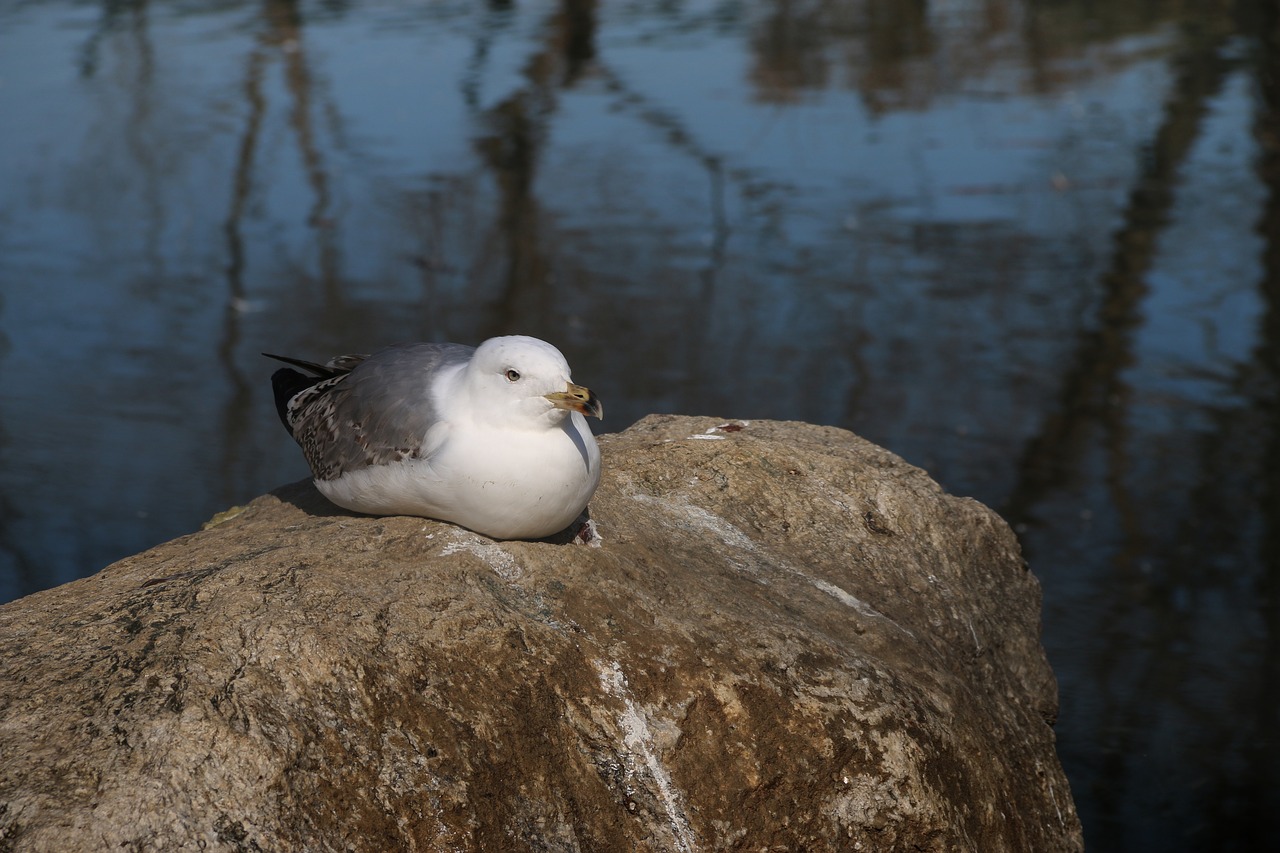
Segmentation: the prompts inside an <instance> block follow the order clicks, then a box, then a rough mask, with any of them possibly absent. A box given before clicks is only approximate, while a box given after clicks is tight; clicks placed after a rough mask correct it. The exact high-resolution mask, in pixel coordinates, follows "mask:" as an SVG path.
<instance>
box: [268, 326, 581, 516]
mask: <svg viewBox="0 0 1280 853" xmlns="http://www.w3.org/2000/svg"><path fill="white" fill-rule="evenodd" d="M263 354H264V355H266V356H268V357H269V358H274V359H277V360H279V361H283V362H285V363H287V364H292V365H294V366H295V367H300V368H302V369H303V370H306V371H307V372H309V373H311V374H313V375H311V376H305V375H303V374H301V373H299V372H297V371H296V370H290V369H288V368H282V369H281V370H277V371H276V372H275V374H274V375H272V377H271V385H272V387H273V389H274V390H275V398H276V408H277V409H278V410H279V413H280V420H281V421H283V422H284V425H285V427H286V428H287V429H288V430H289V434H290V435H292V436H293V437H294V440H296V441H297V442H298V445H299V446H300V447H301V448H302V453H303V455H304V456H306V458H307V463H308V464H309V465H310V466H311V473H312V474H313V476H314V478H315V484H316V488H318V489H319V490H320V493H321V494H323V495H324V496H325V497H326V498H328V499H329V500H331V501H333V502H334V503H335V504H337V505H338V506H341V507H344V508H346V509H350V510H354V511H356V512H363V513H368V514H370V515H420V516H425V517H428V518H436V519H440V520H443V521H451V522H453V523H455V524H460V525H462V526H463V527H467V528H470V529H471V530H474V531H476V532H477V533H483V534H485V535H487V536H492V537H494V538H495V539H536V538H539V537H542V536H550V535H551V534H553V533H557V532H559V531H561V530H563V529H564V528H565V527H567V526H568V525H569V524H570V523H571V522H572V521H573V520H574V519H575V518H577V517H578V515H579V513H581V512H582V510H583V509H584V508H585V507H586V505H587V502H588V501H590V500H591V496H592V494H594V493H595V490H596V486H597V485H599V483H600V449H599V448H598V447H597V446H596V440H595V437H594V436H593V435H592V434H591V430H590V429H589V428H588V427H587V421H586V419H585V418H584V417H583V415H592V416H594V417H597V418H599V417H603V415H604V408H603V406H601V404H600V401H599V399H598V398H597V397H596V395H595V394H594V393H592V392H591V391H589V390H588V389H586V388H584V387H582V386H581V385H575V384H573V380H572V379H571V378H570V374H569V365H568V363H567V362H566V361H565V359H564V356H563V355H561V354H560V351H559V350H558V349H556V348H555V347H553V346H552V345H551V344H549V343H547V342H546V341H540V340H538V339H537V338H530V337H525V336H523V335H513V336H510V337H502V338H490V339H489V340H487V341H485V342H484V343H482V344H481V345H480V346H479V347H468V346H463V345H461V344H396V345H394V346H390V347H387V348H386V349H384V350H381V351H380V352H376V353H374V354H373V355H345V356H338V357H336V358H333V359H331V360H330V361H329V362H328V363H326V364H323V365H321V364H315V363H312V362H307V361H300V360H298V359H293V358H288V357H285V356H278V355H271V354H270V353H263Z"/></svg>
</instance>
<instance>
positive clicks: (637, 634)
mask: <svg viewBox="0 0 1280 853" xmlns="http://www.w3.org/2000/svg"><path fill="white" fill-rule="evenodd" d="M718 423H719V422H717V421H714V420H707V419H697V418H675V417H651V418H649V419H646V420H645V421H642V422H641V423H639V424H638V425H636V426H635V427H633V428H632V429H630V430H628V431H627V432H625V433H622V434H620V435H613V436H606V437H604V439H603V440H602V442H601V444H602V448H603V451H604V454H605V464H606V474H605V479H604V483H603V484H602V485H601V487H600V491H599V492H598V493H597V495H596V497H595V499H594V501H593V502H592V505H591V514H592V516H593V518H594V522H595V524H596V525H597V527H598V530H599V538H597V539H595V540H594V541H593V542H591V543H590V544H589V545H582V544H566V543H563V542H562V543H549V542H494V541H492V540H489V539H486V538H484V537H482V536H477V535H475V534H472V533H469V532H467V531H465V530H461V529H459V528H456V527H453V526H450V525H447V524H441V523H437V522H432V521H426V520H423V519H416V518H365V517H355V516H352V515H348V514H345V513H343V512H340V511H338V510H336V509H335V508H333V507H332V506H330V505H329V504H327V503H326V502H325V501H324V500H323V499H322V498H320V497H319V495H317V494H316V492H315V491H314V490H313V489H312V487H311V486H310V485H309V484H298V485H294V486H289V487H286V488H283V489H280V490H278V491H276V492H274V493H272V494H270V495H267V496H264V497H261V498H258V499H257V500H255V501H254V502H253V503H251V504H249V505H248V506H247V507H246V508H244V510H243V511H242V512H240V513H239V514H238V515H234V517H231V518H229V519H227V520H224V521H222V522H221V523H219V524H217V525H216V526H213V527H211V528H210V529H207V530H204V531H202V532H200V533H196V534H193V535H191V536H186V537H183V538H181V539H178V540H175V541H173V542H169V543H167V544H164V545H161V546H159V547H157V548H154V549H152V550H150V551H148V552H146V553H144V554H140V555H138V556H136V557H131V558H129V559H127V560H123V561H121V562H119V563H116V564H115V565H113V566H110V567H108V568H107V569H105V570H103V571H102V572H100V573H99V574H97V575H95V576H93V577H90V578H86V579H85V580H81V581H77V582H75V583H71V584H67V585H66V586H62V587H59V588H57V589H53V590H49V591H46V592H42V593H39V594H36V595H32V596H30V597H28V598H25V599H22V600H20V601H16V602H13V603H11V604H9V605H7V606H5V607H3V608H0V849H6V850H7V849H15V850H50V851H77V850H94V851H97V850H108V849H111V850H117V849H128V850H166V851H167V850H178V849H186V850H194V849H197V848H199V849H210V850H269V851H283V850H360V851H365V850H367V851H390V850H442V851H443V850H449V851H454V850H474V851H520V850H554V851H614V850H617V851H624V850H625V851H632V850H642V851H664V853H665V851H712V850H743V851H747V850H750V851H762V850H768V851H801V850H808V851H823V850H966V851H968V850H972V851H983V852H984V853H991V851H1033V850H1034V851H1053V850H1077V849H1080V848H1081V846H1082V844H1081V834H1080V826H1079V822H1078V820H1077V817H1076V813H1075V810H1074V807H1073V805H1072V800H1071V794H1070V791H1069V789H1068V787H1067V781H1066V779H1065V777H1064V776H1063V772H1062V769H1061V766H1060V765H1059V763H1058V759H1057V757H1056V755H1055V753H1054V741H1053V733H1052V730H1051V729H1050V721H1051V720H1052V718H1053V716H1054V712H1055V707H1056V693H1055V686H1054V681H1053V677H1052V674H1051V673H1050V670H1049V667H1048V665H1047V664H1046V661H1045V658H1044V654H1043V652H1042V650H1041V648H1040V645H1039V641H1038V636H1037V632H1038V624H1039V589H1038V586H1037V584H1036V581H1035V579H1034V577H1032V575H1031V574H1030V573H1029V572H1028V571H1027V568H1026V566H1025V565H1024V563H1023V561H1022V560H1021V558H1020V556H1019V551H1018V545H1017V543H1016V541H1015V540H1014V537H1013V535H1012V533H1011V532H1010V531H1009V529H1008V527H1007V526H1006V525H1005V524H1004V523H1003V522H1002V521H1001V520H1000V519H999V518H998V517H997V516H996V515H995V514H993V513H992V512H990V511H989V510H987V509H985V508H984V507H983V506H981V505H980V504H978V503H976V502H975V501H972V500H967V499H963V498H955V497H951V496H948V495H946V494H944V493H943V492H942V491H941V490H940V489H939V487H938V486H937V485H936V484H935V483H934V482H933V481H931V480H930V479H929V478H928V477H927V476H926V475H925V474H924V473H923V472H921V471H920V470H918V469H916V468H913V467H911V466H909V465H907V464H905V463H904V462H902V461H901V460H900V459H898V458H897V457H895V456H893V455H892V454H890V453H888V452H886V451H884V450H882V449H880V448H878V447H875V446H873V445H871V444H869V443H867V442H865V441H863V440H861V439H859V438H857V437H855V436H853V435H851V434H849V433H847V432H842V431H840V430H837V429H830V428H821V427H813V426H807V425H803V424H787V423H766V422H755V423H750V424H747V425H745V426H743V427H742V428H741V429H737V428H735V427H726V428H723V429H719V430H716V429H713V428H714V427H716V426H717V424H718Z"/></svg>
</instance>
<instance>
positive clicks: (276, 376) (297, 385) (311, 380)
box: [263, 353, 325, 435]
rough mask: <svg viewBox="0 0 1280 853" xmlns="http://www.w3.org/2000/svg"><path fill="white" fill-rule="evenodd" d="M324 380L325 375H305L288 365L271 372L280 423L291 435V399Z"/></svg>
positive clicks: (272, 387) (272, 388)
mask: <svg viewBox="0 0 1280 853" xmlns="http://www.w3.org/2000/svg"><path fill="white" fill-rule="evenodd" d="M263 355H266V353H263ZM274 357H275V356H273V358H274ZM323 381H325V377H323V376H303V375H302V374H301V373H299V372H298V371H296V370H290V369H289V368H287V367H282V368H280V369H279V370H277V371H276V372H275V373H273V374H271V390H272V391H273V392H274V393H275V398H276V413H277V414H278V415H280V423H282V424H284V428H285V429H287V430H288V431H289V435H293V425H292V424H290V423H289V401H290V400H292V399H293V398H294V397H296V396H297V395H298V394H299V393H301V392H303V391H305V390H307V389H308V388H310V387H311V386H312V385H316V384H319V383H321V382H323Z"/></svg>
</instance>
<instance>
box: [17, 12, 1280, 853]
mask: <svg viewBox="0 0 1280 853" xmlns="http://www.w3.org/2000/svg"><path fill="white" fill-rule="evenodd" d="M1187 5H1188V4H1181V3H1177V2H1172V0H1171V1H1170V2H1158V0H1127V2H1113V3H1109V4H1095V3H1089V2H1066V0H1059V2H1033V0H1021V2H1019V0H988V2H977V1H976V0H971V2H960V0H953V2H946V3H943V2H935V3H925V2H920V3H897V2H883V0H880V2H877V0H836V2H829V3H822V4H819V3H805V2H790V3H786V2H778V3H764V2H761V3H751V4H748V3H741V2H719V3H711V2H661V3H645V2H631V3H610V4H600V5H597V4H595V3H592V2H586V0H578V2H565V3H563V4H554V3H550V2H530V3H526V4H521V5H515V4H510V3H503V2H491V3H489V4H488V5H481V4H476V3H470V2H468V3H462V2H419V3H403V2H392V1H391V0H369V1H368V2H342V0H327V2H298V3H290V2H280V0H276V2H271V0H268V2H254V3H249V2H239V1H238V0H223V2H220V3H216V4H210V3H195V2H172V0H171V2H165V3H151V2H147V0H131V1H130V0H115V2H89V0H81V2H73V0H28V2H15V0H0V600H7V599H11V598H14V597H17V596H20V595H25V594H27V593H30V592H33V591H35V590H37V589H41V588H44V587H47V586H50V585H53V584H57V583H62V582H65V581H68V580H71V579H74V578H77V577H82V576H84V575H86V574H90V573H92V572H94V571H96V570H98V569H99V568H101V567H102V566H104V565H106V564H108V563H109V562H111V561H113V560H115V559H118V558H120V557H122V556H125V555H127V554H130V553H134V552H137V551H139V550H142V549H145V548H147V547H149V546H151V545H153V544H156V543H157V542H160V541H163V540H165V539H167V538H170V537H173V536H176V535H179V534H182V533H185V532H188V531H191V530H193V529H195V528H197V527H198V526H199V524H200V522H201V521H203V520H204V519H206V518H208V517H209V516H211V515H212V514H214V513H215V512H217V511H219V510H221V509H223V508H225V507H226V506H228V505H232V504H237V503H243V502H244V501H247V500H249V499H251V498H252V497H254V496H255V495H257V494H260V493H262V492H264V491H266V490H268V489H270V488H273V487H274V486H277V485H279V484H281V483H284V482H288V481H292V480H296V479H301V478H302V477H304V476H305V475H306V469H305V467H304V465H303V463H302V460H301V455H300V454H299V453H298V452H297V450H296V448H294V447H293V445H292V443H291V442H290V440H289V438H288V437H287V436H286V435H285V433H284V431H283V430H282V429H280V427H279V424H278V422H276V420H275V414H274V411H273V408H272V403H271V399H270V393H269V387H268V376H269V375H270V372H271V370H272V369H273V368H272V366H271V364H270V363H269V362H267V361H266V360H264V359H262V358H261V356H259V355H258V353H259V352H260V351H262V350H269V351H274V352H286V353H294V354H297V355H299V356H303V357H323V356H327V355H330V354H333V353H337V352H345V351H366V350H368V349H369V348H371V347H375V346H377V345H379V344H382V343H386V342H390V341H396V340H415V339H418V340H431V339H448V340H456V341H462V342H477V341H479V340H481V339H483V338H485V337H488V336H490V335H493V334H497V333H504V332H517V331H518V332H524V333H528V334H533V335H537V336H540V337H544V338H547V339H549V340H551V341H553V342H555V343H556V344H557V345H559V346H560V347H561V348H562V349H563V350H564V351H565V353H566V354H567V356H568V357H569V360H570V363H572V364H573V365H574V373H575V378H577V379H578V380H579V381H581V382H584V383H586V384H589V385H590V386H591V387H592V388H593V389H595V390H596V391H597V392H598V393H599V394H600V395H601V397H602V398H603V399H604V400H605V401H606V404H607V408H608V412H609V420H608V421H607V422H606V424H605V426H606V428H608V429H622V428H624V427H625V426H627V425H628V424H629V423H631V422H632V421H634V420H635V419H637V418H639V417H641V416H643V415H644V414H647V413H650V412H680V413H687V414H714V415H718V416H724V417H729V416H732V417H741V418H783V419H797V420H806V421H812V422H817V423H824V424H834V425H838V426H842V427H846V428H849V429H853V430H855V431H857V432H859V433H860V434H862V435H864V436H866V437H868V438H870V439H872V440H874V441H876V442H879V443H881V444H884V445H885V446H887V447H889V448H891V449H892V450H894V451H896V452H898V453H899V454H901V455H903V456H904V457H906V458H907V459H908V460H909V461H911V462H914V463H915V464H918V465H921V466H923V467H925V468H927V469H928V470H929V471H930V472H931V473H932V474H933V475H934V476H935V477H936V478H937V479H938V480H939V481H940V482H942V483H943V484H944V485H945V486H946V487H947V488H948V489H949V490H951V491H953V492H956V493H959V494H969V495H973V496H975V497H977V498H979V499H980V500H982V501H984V502H985V503H987V504H989V505H991V506H993V507H995V508H997V509H999V510H1000V511H1001V512H1002V513H1004V515H1005V516H1006V517H1007V518H1009V520H1010V521H1011V523H1013V524H1014V525H1015V527H1016V529H1018V531H1019V533H1020V535H1021V537H1022V540H1023V543H1024V547H1025V549H1026V553H1027V556H1028V559H1029V560H1030V562H1031V565H1032V567H1033V569H1034V570H1035V572H1036V574H1037V575H1038V576H1039V577H1040V579H1041V581H1042V583H1043V586H1044V592H1045V602H1044V617H1045V624H1044V642H1045V646H1046V648H1047V649H1048V651H1049V655H1050V659H1051V662H1052V663H1053V665H1054V669H1055V672H1056V673H1057V675H1058V678H1059V682H1060V686H1061V692H1062V711H1061V717H1060V720H1059V723H1058V726H1057V731H1058V735H1059V746H1060V754H1061V756H1062V759H1063V762H1064V764H1065V766H1066V768H1067V772H1068V775H1069V776H1070V778H1071V781H1072V786H1073V793H1074V796H1075V798H1076V801H1077V803H1078V805H1079V808H1080V812H1081V816H1082V819H1083V821H1084V825H1085V832H1086V837H1087V841H1088V845H1089V848H1090V849H1091V850H1099V851H1108V850H1114V851H1144V850H1150V851H1169V850H1205V849H1218V850H1233V849H1234V850H1245V849H1249V848H1250V847H1252V846H1253V845H1255V844H1256V843H1259V842H1260V840H1261V839H1264V838H1269V837H1272V836H1274V835H1275V833H1276V832H1277V830H1280V824H1278V819H1277V814H1280V808H1277V807H1280V785H1277V781H1278V780H1277V775H1278V770H1280V747H1278V745H1277V744H1278V740H1277V738H1278V736H1277V734H1276V732H1277V728H1278V726H1277V724H1280V712H1278V711H1277V708H1278V707H1280V702H1278V699H1280V696H1278V695H1277V694H1278V692H1280V690H1278V688H1277V685H1278V684H1280V589H1277V581H1278V578H1280V573H1278V571H1280V556H1278V555H1280V533H1278V532H1277V531H1280V487H1278V481H1277V476H1276V472H1277V471H1278V470H1280V46H1277V44H1276V43H1275V41H1274V37H1275V35H1274V34H1276V33H1280V24H1277V13H1276V12H1275V11H1274V10H1273V9H1271V8H1270V5H1271V4H1269V3H1267V2H1264V0H1240V2H1238V3H1237V4H1236V6H1235V7H1233V8H1231V9H1230V10H1227V11H1222V10H1206V11H1199V12H1195V13H1192V12H1189V11H1187V10H1186V8H1184V7H1185V6H1187ZM1259 33H1261V34H1264V35H1261V36H1260V35H1258V34H1259ZM1267 33H1270V34H1272V40H1268V39H1267V37H1266V36H1265V34H1267Z"/></svg>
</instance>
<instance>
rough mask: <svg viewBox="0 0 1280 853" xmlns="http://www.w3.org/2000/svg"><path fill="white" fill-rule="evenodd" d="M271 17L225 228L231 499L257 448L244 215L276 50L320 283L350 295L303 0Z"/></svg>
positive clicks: (338, 295) (271, 8)
mask: <svg viewBox="0 0 1280 853" xmlns="http://www.w3.org/2000/svg"><path fill="white" fill-rule="evenodd" d="M263 19H264V22H265V28H264V31H263V33H262V35H261V36H260V37H259V39H258V46H257V47H256V48H255V49H254V51H253V53H252V54H251V55H250V57H249V66H248V69H247V72H246V75H245V83H244V90H243V92H244V98H245V103H246V104H247V106H248V111H247V117H246V122H245V127H244V132H243V134H242V136H241V138H240V145H239V148H238V150H237V153H236V160H235V173H234V176H233V179H232V194H231V206H230V209H229V210H228V211H227V218H226V220H225V221H224V222H223V226H222V230H223V238H224V240H225V245H226V252H227V266H226V281H227V304H226V307H225V309H224V327H223V335H222V340H221V341H220V342H219V345H218V358H219V361H220V362H221V364H222V368H223V371H224V373H225V374H226V377H227V381H228V382H230V383H231V387H232V391H231V398H230V399H229V400H228V401H227V404H226V406H225V407H224V409H223V423H222V431H223V435H224V436H225V440H224V441H223V442H222V447H223V448H224V449H225V450H226V452H227V454H228V456H227V458H226V459H225V460H224V461H223V464H222V466H221V469H222V472H223V475H224V477H226V478H227V480H226V481H225V482H224V483H223V489H222V498H223V499H224V500H234V499H235V497H236V493H237V489H236V488H235V487H234V485H233V483H232V482H231V480H232V479H233V478H234V476H235V474H236V472H237V471H238V470H239V466H238V464H237V462H238V461H239V460H238V459H237V458H236V454H237V453H238V451H239V450H240V449H241V448H243V447H247V446H249V445H250V442H248V441H247V440H246V439H245V435H246V434H247V432H248V430H249V429H250V424H249V421H248V418H249V414H250V411H251V404H252V398H253V393H252V387H251V385H250V383H249V382H248V381H246V380H245V377H244V376H243V375H242V373H241V371H240V369H239V368H238V366H237V364H236V359H235V356H236V352H237V351H238V349H239V345H240V338H241V329H240V319H241V314H242V313H243V311H244V308H245V306H246V304H247V293H246V289H245V282H244V278H245V262H246V258H245V240H244V231H245V224H244V218H245V215H246V212H247V211H248V209H249V207H250V204H251V202H252V199H253V192H254V170H255V168H256V158H257V152H258V145H259V143H260V137H261V134H262V126H263V123H264V121H265V120H266V116H267V99H266V96H265V95H264V93H263V88H264V84H263V75H264V73H265V68H266V65H267V61H268V59H269V58H270V57H271V56H272V54H274V53H278V54H279V55H280V56H282V57H283V64H284V83H285V90H286V91H287V92H288V94H289V97H290V100H291V105H292V108H291V109H290V112H289V119H288V120H289V126H290V128H292V130H293V132H294V136H295V138H296V140H297V144H298V156H299V158H300V160H301V161H302V164H303V168H304V170H305V172H306V175H307V183H308V185H309V186H310V187H311V191H312V196H313V203H312V206H311V210H310V211H309V212H308V215H307V224H308V225H310V226H311V228H312V229H313V232H314V233H315V234H316V235H317V237H316V242H317V245H318V247H319V267H320V280H321V282H322V284H323V287H324V294H325V297H326V300H327V304H328V306H330V307H331V308H332V307H335V306H338V305H340V304H341V301H342V297H343V294H342V291H341V289H340V288H339V280H338V251H337V243H336V240H335V235H336V233H337V231H336V229H334V228H332V227H331V225H330V223H329V222H328V221H327V220H328V217H329V215H330V213H329V207H330V191H329V178H328V174H327V172H326V170H325V167H324V162H323V158H322V157H321V154H320V147H319V145H318V143H317V140H316V134H315V131H314V129H313V126H312V116H311V113H312V95H313V92H312V85H311V75H310V72H309V71H308V69H307V63H306V54H305V52H304V51H303V49H302V24H303V22H302V18H301V16H300V15H299V13H298V9H297V4H296V2H295V0H267V3H266V7H265V11H264V14H263ZM323 316H326V317H340V316H342V312H341V311H326V312H324V315H323Z"/></svg>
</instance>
